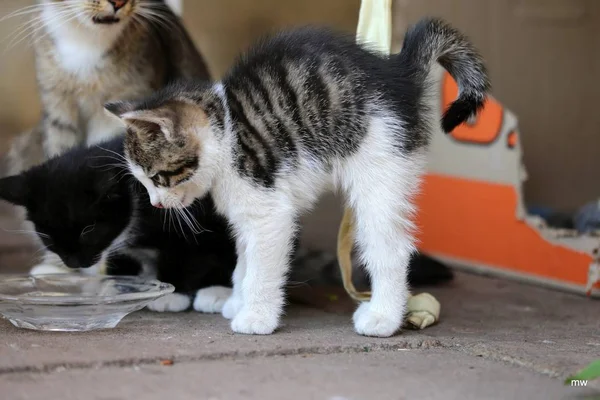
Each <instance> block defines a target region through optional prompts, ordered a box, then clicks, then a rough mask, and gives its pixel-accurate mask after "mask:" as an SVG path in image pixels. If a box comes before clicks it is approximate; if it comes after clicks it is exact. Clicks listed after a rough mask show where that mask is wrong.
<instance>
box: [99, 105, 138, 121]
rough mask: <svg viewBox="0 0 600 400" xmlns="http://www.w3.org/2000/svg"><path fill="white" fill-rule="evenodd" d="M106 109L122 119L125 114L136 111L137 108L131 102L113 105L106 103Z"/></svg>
mask: <svg viewBox="0 0 600 400" xmlns="http://www.w3.org/2000/svg"><path fill="white" fill-rule="evenodd" d="M104 109H105V110H106V111H108V112H109V113H111V114H113V115H116V116H117V117H119V118H121V116H122V115H123V114H125V113H128V112H131V111H134V110H135V109H136V106H135V104H134V103H133V102H131V101H114V102H111V103H106V104H105V105H104Z"/></svg>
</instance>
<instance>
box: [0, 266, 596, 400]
mask: <svg viewBox="0 0 600 400" xmlns="http://www.w3.org/2000/svg"><path fill="white" fill-rule="evenodd" d="M427 291H429V292H431V293H433V294H434V295H435V296H436V297H437V298H438V299H439V300H440V302H441V303H442V321H441V322H440V323H439V324H438V325H436V326H433V327H431V328H428V329H426V330H423V331H418V332H415V331H405V332H402V333H401V334H400V335H398V336H396V337H393V338H390V339H375V338H365V337H361V336H358V335H356V334H355V333H354V332H353V330H352V325H351V323H350V316H351V310H352V308H353V305H352V303H351V302H350V301H348V300H347V299H346V298H344V297H343V296H341V293H340V292H339V289H327V288H321V289H310V288H302V287H301V288H295V289H294V290H293V292H292V295H293V298H294V299H295V301H296V302H304V303H305V305H294V306H292V307H291V308H290V309H289V310H288V315H287V316H286V318H285V325H284V326H283V327H282V329H281V330H279V331H278V332H277V333H276V334H274V335H271V336H263V337H256V336H244V335H234V334H232V333H231V331H230V329H229V325H228V323H227V321H225V320H223V319H222V318H221V317H220V316H217V315H201V314H197V313H193V312H191V313H184V314H157V313H150V312H138V313H135V314H133V315H131V316H129V317H128V318H126V319H125V320H124V321H123V322H122V323H121V324H120V325H119V326H118V327H117V328H116V329H114V330H111V331H102V332H90V333H82V334H65V333H40V332H34V331H27V330H18V329H16V328H14V327H13V326H12V325H10V324H9V323H8V322H7V321H0V338H1V339H0V393H2V395H0V397H1V398H2V399H7V400H13V399H14V400H17V399H18V400H21V399H23V400H24V399H44V400H48V399H55V398H56V399H59V398H60V399H64V400H70V399H77V400H81V399H98V400H121V399H123V400H125V399H127V400H129V399H134V398H135V397H140V398H144V400H154V399H157V400H158V399H160V400H164V399H165V398H171V399H177V400H179V399H182V400H186V399H213V400H216V399H278V400H280V399H292V400H293V399H303V400H304V399H323V400H332V399H348V400H350V399H352V400H362V399H364V400H371V399H405V398H418V399H445V400H446V399H454V398H457V399H458V398H460V399H471V398H472V399H579V400H582V399H600V385H599V384H598V382H590V383H589V385H588V387H587V388H571V387H566V386H564V385H563V384H562V379H564V377H565V376H567V375H568V374H569V373H572V372H574V371H576V370H578V369H579V368H581V367H583V366H585V365H586V364H587V363H589V362H590V361H592V360H594V359H597V358H600V302H599V301H597V300H591V299H586V298H582V297H579V296H574V295H569V294H565V293H558V292H553V291H548V290H545V289H541V288H537V287H532V286H527V285H522V284H518V283H513V282H508V281H501V280H494V279H488V278H483V277H478V276H471V275H464V274H458V276H457V278H456V280H455V282H453V283H452V284H451V285H448V286H445V287H439V288H431V289H429V290H427ZM332 293H336V294H337V295H338V296H339V298H338V300H336V301H331V300H329V299H330V297H331V296H329V295H330V294H332ZM307 304H308V305H307ZM163 360H171V361H173V365H162V364H161V361H163Z"/></svg>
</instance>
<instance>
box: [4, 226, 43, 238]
mask: <svg viewBox="0 0 600 400" xmlns="http://www.w3.org/2000/svg"><path fill="white" fill-rule="evenodd" d="M2 230H3V231H4V232H7V233H16V234H27V235H38V236H40V237H43V238H46V239H50V236H49V235H47V234H45V233H41V232H38V231H28V230H26V229H14V230H12V229H4V228H2Z"/></svg>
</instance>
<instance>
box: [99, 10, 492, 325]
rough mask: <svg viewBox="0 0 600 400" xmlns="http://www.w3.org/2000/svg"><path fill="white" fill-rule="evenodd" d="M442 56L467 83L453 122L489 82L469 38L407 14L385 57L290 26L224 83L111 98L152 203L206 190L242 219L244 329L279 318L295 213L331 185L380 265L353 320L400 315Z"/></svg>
mask: <svg viewBox="0 0 600 400" xmlns="http://www.w3.org/2000/svg"><path fill="white" fill-rule="evenodd" d="M436 61H437V62H439V63H440V64H441V65H442V66H443V67H444V68H445V69H446V70H448V71H449V72H450V74H451V75H452V76H453V77H454V78H455V80H456V81H457V82H458V85H459V87H460V94H459V96H458V98H457V99H456V100H455V101H454V102H453V103H452V104H451V106H450V107H449V109H448V110H447V111H446V113H445V114H444V116H443V119H442V121H441V124H442V127H443V130H444V131H445V132H450V131H452V130H453V129H454V128H455V127H456V126H457V125H459V124H460V123H462V122H464V121H466V120H467V119H468V118H470V117H472V116H473V115H475V114H476V113H477V111H478V110H479V109H480V108H481V107H482V106H483V104H484V101H485V99H486V94H487V91H488V90H489V83H488V77H487V74H486V71H485V67H484V65H483V62H482V61H481V58H480V57H479V55H478V53H477V52H476V50H475V49H474V47H473V46H472V45H471V44H470V42H469V41H468V40H467V39H466V38H465V37H464V36H463V35H462V34H461V33H459V32H458V31H456V30H455V29H453V28H452V27H450V26H448V25H446V24H445V23H444V22H442V21H439V20H435V19H427V20H423V21H421V22H419V23H418V24H417V25H415V26H414V27H412V28H411V29H410V30H409V31H408V32H407V35H406V37H405V41H404V45H403V48H402V51H401V52H400V53H399V54H395V55H392V56H390V57H382V56H380V55H377V54H375V53H374V52H370V51H369V50H367V49H366V48H365V47H363V46H361V45H358V44H356V43H355V41H354V39H353V38H352V37H349V36H344V35H341V34H337V33H334V32H332V31H330V30H328V29H320V28H304V29H298V30H292V31H289V32H285V33H281V34H279V35H276V36H274V37H272V38H270V39H266V40H263V41H262V42H260V43H259V44H258V45H257V46H255V47H254V48H252V49H251V50H250V51H249V52H247V53H246V54H245V55H243V56H242V57H241V58H240V59H239V60H238V61H237V63H236V64H235V65H234V66H233V68H232V69H231V70H230V71H229V73H228V74H226V76H225V77H224V78H223V80H222V81H220V82H216V83H213V84H209V83H205V82H187V83H179V84H176V85H171V86H170V87H168V88H166V89H164V90H160V91H158V92H157V93H155V94H154V95H153V96H150V97H149V98H147V99H145V100H141V101H128V102H127V101H125V102H119V103H113V104H108V105H107V109H108V110H110V111H112V112H113V113H115V114H116V115H118V116H120V117H121V118H122V120H123V121H124V122H125V123H126V124H127V125H128V130H127V135H126V141H125V153H126V156H127V159H128V162H129V166H130V170H131V172H132V173H133V175H134V176H135V177H136V178H137V179H138V180H139V181H140V182H141V183H142V184H143V185H144V186H145V188H146V190H147V191H148V193H149V196H150V201H151V203H152V204H153V205H155V206H159V207H168V208H171V207H175V208H178V207H184V206H187V205H189V204H192V202H193V201H194V200H195V199H196V198H200V197H202V196H204V195H206V193H210V194H211V195H212V197H213V199H214V201H215V205H216V207H217V210H219V211H220V212H221V213H223V214H224V215H225V216H226V217H227V218H228V220H229V222H230V223H231V225H232V226H233V228H234V231H235V234H236V235H235V236H236V246H237V248H238V253H239V254H240V257H239V259H238V264H237V266H236V269H235V272H234V275H233V284H234V286H233V294H232V296H231V297H230V299H229V300H227V303H226V304H225V306H224V308H223V315H224V316H225V317H226V318H232V322H231V327H232V329H233V330H234V331H235V332H240V333H248V334H270V333H272V332H273V331H275V329H276V328H277V327H278V326H279V323H280V317H281V314H282V308H283V305H284V291H283V287H284V282H285V279H286V276H287V274H288V269H289V265H290V252H291V245H292V239H293V237H294V234H295V232H296V226H297V225H296V221H297V218H298V216H299V214H300V213H302V212H303V211H305V210H307V209H310V208H311V207H312V206H313V205H314V204H315V202H316V201H317V199H318V198H319V196H320V195H321V194H322V193H323V192H324V191H325V190H327V189H329V188H337V189H339V190H341V191H342V192H343V194H344V195H345V197H346V202H347V206H348V207H351V208H352V209H353V211H354V214H355V217H356V240H357V244H358V251H359V252H360V254H361V258H362V259H363V260H364V263H365V266H366V268H367V270H368V272H369V274H370V276H371V283H372V298H371V300H370V301H369V302H365V303H363V304H361V305H360V306H359V307H358V309H357V310H356V312H355V314H354V317H353V320H354V327H355V330H356V331H357V332H358V333H359V334H363V335H370V336H390V335H392V334H394V333H395V332H396V331H397V330H398V329H399V328H400V325H401V323H402V320H403V315H404V312H405V310H406V301H407V296H408V288H407V284H406V277H407V267H408V264H409V260H410V257H411V254H412V253H413V251H414V244H413V243H414V241H413V238H412V236H411V230H412V228H413V225H412V222H411V218H410V217H411V214H412V212H413V211H414V205H413V202H412V195H413V194H414V193H415V191H416V190H417V189H418V183H419V180H420V179H419V178H420V176H421V173H422V171H423V168H424V163H425V148H426V145H427V143H428V141H429V132H430V129H429V127H428V122H429V121H430V119H431V115H432V113H430V112H429V110H428V109H427V107H426V106H425V101H424V97H425V96H426V94H427V93H426V92H427V77H428V74H429V72H430V69H431V67H432V65H433V63H434V62H436Z"/></svg>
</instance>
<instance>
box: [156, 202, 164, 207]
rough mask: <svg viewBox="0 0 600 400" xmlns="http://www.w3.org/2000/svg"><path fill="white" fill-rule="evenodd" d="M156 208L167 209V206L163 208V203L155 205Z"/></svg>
mask: <svg viewBox="0 0 600 400" xmlns="http://www.w3.org/2000/svg"><path fill="white" fill-rule="evenodd" d="M154 207H156V208H165V206H163V204H162V203H156V204H155V205H154Z"/></svg>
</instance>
